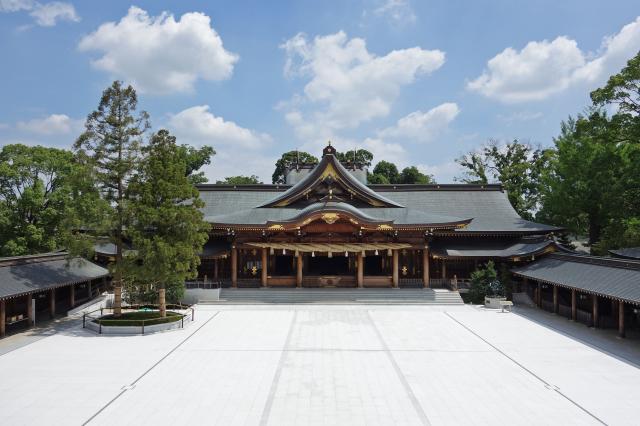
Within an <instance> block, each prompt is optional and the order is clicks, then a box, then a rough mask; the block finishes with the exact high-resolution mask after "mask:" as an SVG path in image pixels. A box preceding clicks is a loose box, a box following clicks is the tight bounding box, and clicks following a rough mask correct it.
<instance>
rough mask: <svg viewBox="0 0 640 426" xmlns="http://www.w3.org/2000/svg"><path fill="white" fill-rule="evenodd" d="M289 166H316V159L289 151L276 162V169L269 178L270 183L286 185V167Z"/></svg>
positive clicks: (306, 153)
mask: <svg viewBox="0 0 640 426" xmlns="http://www.w3.org/2000/svg"><path fill="white" fill-rule="evenodd" d="M291 164H318V159H317V158H316V157H314V156H313V155H311V154H309V153H308V152H304V151H289V152H285V153H284V154H282V156H281V157H280V158H279V159H278V161H276V168H275V170H274V171H273V175H272V176H271V182H272V183H280V184H283V183H286V172H287V167H289V165H291Z"/></svg>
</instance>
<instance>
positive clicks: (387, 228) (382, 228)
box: [378, 225, 393, 231]
mask: <svg viewBox="0 0 640 426" xmlns="http://www.w3.org/2000/svg"><path fill="white" fill-rule="evenodd" d="M391 230H393V226H391V225H378V231H391Z"/></svg>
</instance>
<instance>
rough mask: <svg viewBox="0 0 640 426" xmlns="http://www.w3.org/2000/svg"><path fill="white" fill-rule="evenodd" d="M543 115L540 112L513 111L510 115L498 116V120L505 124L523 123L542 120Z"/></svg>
mask: <svg viewBox="0 0 640 426" xmlns="http://www.w3.org/2000/svg"><path fill="white" fill-rule="evenodd" d="M543 115H544V114H542V113H541V112H540V111H537V112H530V111H515V112H512V113H510V114H506V115H505V114H498V119H499V120H501V121H504V122H505V123H507V124H512V123H521V122H525V121H533V120H537V119H539V118H542V116H543Z"/></svg>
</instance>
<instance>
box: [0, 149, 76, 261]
mask: <svg viewBox="0 0 640 426" xmlns="http://www.w3.org/2000/svg"><path fill="white" fill-rule="evenodd" d="M75 169H76V164H75V163H74V161H73V155H72V154H71V152H69V151H65V150H62V149H56V148H45V147H42V146H25V145H20V144H16V145H5V146H4V147H2V150H0V256H19V255H25V254H32V253H41V252H46V251H53V250H55V249H57V248H58V247H60V245H61V244H62V241H63V238H64V235H63V232H62V229H61V226H62V223H63V222H64V220H65V215H66V213H67V210H68V209H69V208H70V206H71V205H72V203H73V193H72V189H71V184H72V181H73V173H74V171H75Z"/></svg>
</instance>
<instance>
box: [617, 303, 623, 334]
mask: <svg viewBox="0 0 640 426" xmlns="http://www.w3.org/2000/svg"><path fill="white" fill-rule="evenodd" d="M618 336H620V337H624V336H625V332H624V302H623V301H622V300H621V301H620V302H618Z"/></svg>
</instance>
